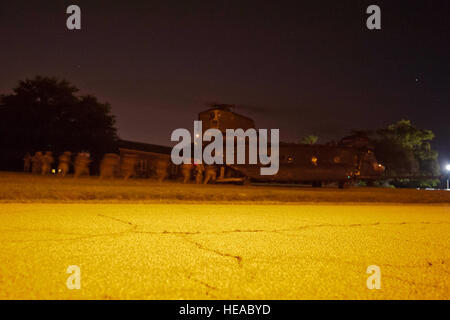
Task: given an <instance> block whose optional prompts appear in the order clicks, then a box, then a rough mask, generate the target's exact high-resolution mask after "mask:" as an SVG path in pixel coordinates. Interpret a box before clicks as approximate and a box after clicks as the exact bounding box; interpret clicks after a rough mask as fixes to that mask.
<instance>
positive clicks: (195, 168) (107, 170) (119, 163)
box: [24, 151, 216, 184]
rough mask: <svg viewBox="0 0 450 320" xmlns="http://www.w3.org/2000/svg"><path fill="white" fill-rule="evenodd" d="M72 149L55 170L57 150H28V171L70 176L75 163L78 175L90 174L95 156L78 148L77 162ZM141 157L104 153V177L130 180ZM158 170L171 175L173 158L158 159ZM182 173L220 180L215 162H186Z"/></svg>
mask: <svg viewBox="0 0 450 320" xmlns="http://www.w3.org/2000/svg"><path fill="white" fill-rule="evenodd" d="M71 158H72V153H71V152H70V151H66V152H64V153H62V154H61V155H60V156H59V157H58V167H57V171H55V170H54V169H53V170H52V166H53V164H54V162H55V159H54V157H53V153H52V152H51V151H47V152H46V153H45V154H44V153H42V152H41V151H37V152H36V153H35V154H34V155H33V156H31V155H30V154H29V153H27V154H26V155H25V157H24V171H25V172H30V171H31V172H32V173H34V174H42V175H48V174H51V173H57V174H58V175H61V176H63V177H64V176H66V175H67V173H68V172H69V170H70V166H71V165H73V167H74V177H76V178H77V177H80V176H82V175H89V174H90V170H89V165H90V163H91V162H92V160H91V156H90V154H89V153H88V152H78V153H77V155H76V156H75V159H74V162H73V163H72V161H71ZM137 162H138V159H137V156H136V155H133V154H125V155H124V156H122V159H121V157H120V156H119V155H118V154H115V153H107V154H105V155H104V157H103V159H102V161H101V163H100V178H101V179H106V178H114V177H118V176H122V177H123V179H125V180H127V179H129V178H131V177H135V176H136V175H137V172H136V165H137ZM154 165H155V167H154V171H155V173H156V177H157V179H158V181H159V182H162V181H164V180H165V179H166V178H167V176H168V169H169V162H168V161H166V160H164V159H160V160H157V161H156V162H155V163H154ZM181 173H182V175H183V182H184V183H188V182H189V181H190V180H191V178H192V174H193V175H194V177H195V182H196V183H197V184H200V183H204V184H207V183H208V182H210V181H214V180H216V169H215V167H214V166H206V168H205V166H204V165H203V164H196V165H193V164H183V165H182V166H181Z"/></svg>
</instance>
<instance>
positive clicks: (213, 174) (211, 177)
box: [203, 165, 217, 184]
mask: <svg viewBox="0 0 450 320" xmlns="http://www.w3.org/2000/svg"><path fill="white" fill-rule="evenodd" d="M216 178H217V171H216V167H215V166H213V165H209V166H206V170H205V181H203V184H208V182H209V181H216Z"/></svg>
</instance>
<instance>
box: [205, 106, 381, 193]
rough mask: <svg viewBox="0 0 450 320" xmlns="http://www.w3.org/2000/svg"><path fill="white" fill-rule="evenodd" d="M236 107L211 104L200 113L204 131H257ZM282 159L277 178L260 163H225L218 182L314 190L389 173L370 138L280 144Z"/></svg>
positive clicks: (251, 121)
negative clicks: (286, 185) (303, 186)
mask: <svg viewBox="0 0 450 320" xmlns="http://www.w3.org/2000/svg"><path fill="white" fill-rule="evenodd" d="M244 107H245V106H244ZM235 108H236V106H235V105H228V104H211V105H210V106H209V108H208V109H207V110H205V111H202V112H200V113H199V117H198V119H199V120H200V121H202V128H203V131H206V130H207V129H210V128H215V129H218V130H220V131H221V132H223V133H224V132H225V130H226V129H238V128H240V129H243V130H247V129H250V128H255V122H254V121H253V119H251V118H249V117H246V116H243V115H241V114H238V113H236V112H234V111H233V109H235ZM279 156H280V158H279V170H278V172H277V173H276V174H275V175H261V173H260V168H261V165H260V164H256V165H255V164H232V165H227V164H224V165H219V175H218V178H217V180H216V182H218V183H226V182H240V183H244V184H247V183H249V182H252V181H254V182H277V183H307V184H311V185H312V186H313V187H321V186H322V184H324V183H330V182H335V183H337V184H338V186H339V188H343V187H344V186H345V185H346V184H347V183H349V182H351V181H355V180H359V181H366V182H369V183H371V182H373V181H374V180H376V179H377V178H379V177H381V176H382V175H383V172H384V170H385V168H384V166H383V165H382V164H380V163H378V162H377V160H376V158H375V155H374V152H373V147H371V146H370V144H369V141H368V139H366V138H364V137H361V136H357V135H354V136H348V137H345V138H343V139H341V140H340V141H339V142H338V143H333V144H325V145H317V144H314V145H310V144H297V143H283V142H280V144H279Z"/></svg>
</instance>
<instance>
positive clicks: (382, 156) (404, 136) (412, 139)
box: [367, 120, 440, 186]
mask: <svg viewBox="0 0 450 320" xmlns="http://www.w3.org/2000/svg"><path fill="white" fill-rule="evenodd" d="M367 135H368V136H369V137H370V140H371V143H372V144H373V145H374V147H375V155H376V157H377V160H379V161H380V162H381V163H383V165H385V166H386V174H387V175H388V176H413V177H417V179H413V180H414V181H413V182H411V179H408V181H407V182H408V183H409V185H411V186H412V185H415V186H433V185H435V183H437V182H436V181H434V180H431V179H427V178H426V177H430V176H438V175H439V173H440V169H439V163H438V160H437V159H438V153H437V152H436V151H435V150H433V149H432V148H431V144H430V142H431V141H432V140H433V139H434V133H433V132H432V131H431V130H426V129H419V128H417V127H416V126H414V125H413V124H412V123H411V121H410V120H400V121H398V122H396V123H394V124H391V125H389V126H387V127H385V128H381V129H378V130H376V131H374V132H367ZM421 176H422V177H424V178H420V177H421ZM399 181H401V183H403V184H405V180H399Z"/></svg>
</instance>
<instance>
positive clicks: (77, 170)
mask: <svg viewBox="0 0 450 320" xmlns="http://www.w3.org/2000/svg"><path fill="white" fill-rule="evenodd" d="M71 158H72V153H71V152H70V151H66V152H64V153H62V154H61V155H60V156H59V157H58V169H57V173H58V174H59V175H61V176H63V177H64V176H66V175H67V173H68V172H69V169H70V165H71V164H73V166H74V177H79V176H81V175H89V164H90V163H91V156H90V154H89V153H88V152H78V153H77V155H76V156H75V160H74V162H73V163H72V162H71ZM23 161H24V164H23V171H25V172H32V173H34V174H41V175H48V174H51V173H56V172H55V170H54V169H52V167H53V164H54V163H55V158H54V157H53V153H52V152H51V151H47V152H45V153H42V152H41V151H37V152H36V153H35V154H34V155H33V156H32V155H30V154H29V153H27V154H26V155H25V157H24V159H23Z"/></svg>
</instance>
